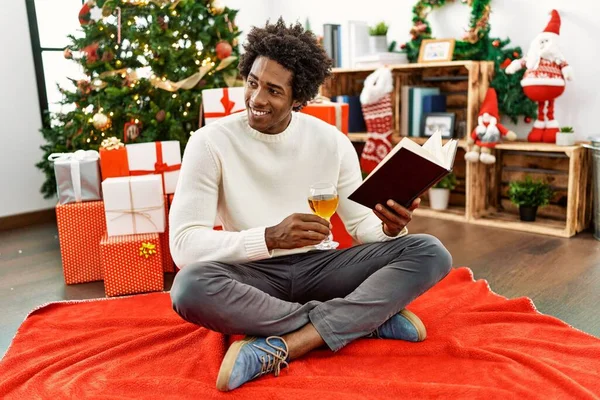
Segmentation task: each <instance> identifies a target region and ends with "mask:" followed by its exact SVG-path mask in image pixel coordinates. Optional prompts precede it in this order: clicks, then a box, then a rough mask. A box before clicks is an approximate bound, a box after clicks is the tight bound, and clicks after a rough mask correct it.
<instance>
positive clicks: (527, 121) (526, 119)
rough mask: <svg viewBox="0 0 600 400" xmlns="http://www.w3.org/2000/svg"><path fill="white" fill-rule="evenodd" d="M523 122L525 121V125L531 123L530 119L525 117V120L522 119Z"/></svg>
mask: <svg viewBox="0 0 600 400" xmlns="http://www.w3.org/2000/svg"><path fill="white" fill-rule="evenodd" d="M523 120H524V121H525V123H526V124H528V123H530V122H531V117H529V116H527V117H525V118H523Z"/></svg>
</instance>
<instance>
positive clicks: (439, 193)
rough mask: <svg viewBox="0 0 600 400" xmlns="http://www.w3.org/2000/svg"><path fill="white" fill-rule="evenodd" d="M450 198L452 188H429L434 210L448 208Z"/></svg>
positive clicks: (431, 204)
mask: <svg viewBox="0 0 600 400" xmlns="http://www.w3.org/2000/svg"><path fill="white" fill-rule="evenodd" d="M448 200H450V189H440V188H431V189H429V207H431V209H432V210H445V209H447V208H448Z"/></svg>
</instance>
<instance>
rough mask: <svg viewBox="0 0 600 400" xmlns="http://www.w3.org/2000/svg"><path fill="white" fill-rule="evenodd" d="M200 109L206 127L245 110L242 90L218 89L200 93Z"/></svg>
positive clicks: (240, 88)
mask: <svg viewBox="0 0 600 400" xmlns="http://www.w3.org/2000/svg"><path fill="white" fill-rule="evenodd" d="M202 107H203V109H204V111H203V112H204V123H205V124H206V125H208V124H210V123H211V122H214V121H217V120H218V119H220V118H223V117H225V116H227V115H230V114H234V113H236V112H240V111H243V110H245V109H246V102H245V101H244V88H243V87H231V88H218V89H206V90H203V91H202Z"/></svg>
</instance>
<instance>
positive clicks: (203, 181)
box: [169, 127, 271, 268]
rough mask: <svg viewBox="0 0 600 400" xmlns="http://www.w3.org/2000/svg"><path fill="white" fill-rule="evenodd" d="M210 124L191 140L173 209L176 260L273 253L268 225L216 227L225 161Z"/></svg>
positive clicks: (246, 258)
mask: <svg viewBox="0 0 600 400" xmlns="http://www.w3.org/2000/svg"><path fill="white" fill-rule="evenodd" d="M207 129H211V128H210V127H206V128H205V129H202V130H199V131H197V132H196V134H194V135H193V136H192V137H191V138H190V141H189V142H188V144H187V146H186V148H185V152H184V155H183V160H182V163H181V172H180V174H179V181H178V183H177V189H176V191H175V196H174V198H173V204H172V205H171V210H170V213H169V230H170V231H169V240H170V247H171V254H172V256H173V260H174V261H175V264H176V265H177V266H178V267H179V268H183V267H185V266H186V265H188V264H191V263H194V262H198V261H224V262H246V261H254V260H260V259H265V258H269V257H271V253H270V252H269V251H268V249H267V245H266V242H265V227H256V228H252V229H248V230H244V231H241V232H226V231H215V230H213V225H214V221H215V218H216V214H217V203H218V194H219V185H220V181H221V165H220V162H219V160H218V157H217V156H216V154H215V152H214V151H213V149H212V148H211V144H210V141H209V138H208V132H209V131H208V130H207Z"/></svg>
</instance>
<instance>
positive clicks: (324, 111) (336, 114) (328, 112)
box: [301, 100, 350, 134]
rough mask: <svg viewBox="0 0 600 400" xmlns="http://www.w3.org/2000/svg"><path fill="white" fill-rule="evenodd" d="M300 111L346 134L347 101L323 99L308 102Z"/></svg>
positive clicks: (348, 110)
mask: <svg viewBox="0 0 600 400" xmlns="http://www.w3.org/2000/svg"><path fill="white" fill-rule="evenodd" d="M301 112H303V113H305V114H309V115H312V116H314V117H317V118H319V119H320V120H323V121H325V122H327V123H329V124H331V125H333V126H335V127H336V128H338V130H340V131H341V132H343V133H345V134H348V120H349V115H350V114H349V113H350V106H349V105H348V104H347V103H333V102H330V101H325V100H324V101H321V102H314V103H308V104H307V105H306V106H305V107H304V108H302V110H301Z"/></svg>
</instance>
